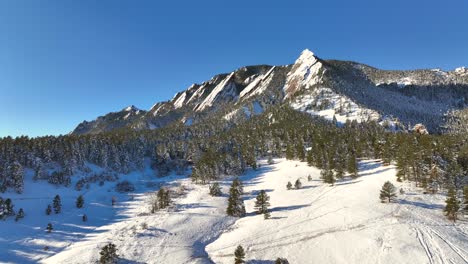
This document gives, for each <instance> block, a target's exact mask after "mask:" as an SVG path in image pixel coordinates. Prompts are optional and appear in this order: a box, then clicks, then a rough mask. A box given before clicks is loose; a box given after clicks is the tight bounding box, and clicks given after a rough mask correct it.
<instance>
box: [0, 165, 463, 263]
mask: <svg viewBox="0 0 468 264" xmlns="http://www.w3.org/2000/svg"><path fill="white" fill-rule="evenodd" d="M260 164H261V167H260V168H259V169H258V170H256V171H253V170H250V171H248V172H247V173H246V174H245V175H243V176H241V177H240V179H241V180H242V181H243V182H244V192H245V194H244V196H243V198H244V201H245V205H246V209H247V216H246V217H243V218H233V217H228V216H226V214H225V209H226V205H227V195H226V194H227V190H228V187H229V185H230V183H231V180H232V178H226V179H225V180H222V181H220V184H221V186H222V189H223V193H224V195H223V196H222V197H211V196H209V194H208V186H206V185H195V184H193V183H192V182H191V181H190V179H188V178H186V176H176V175H172V176H168V177H165V178H156V177H155V176H154V174H151V171H150V170H149V168H147V169H146V170H145V171H144V172H140V173H133V174H130V175H127V176H123V178H125V179H128V180H130V181H132V182H134V183H135V186H136V190H135V192H133V193H131V194H118V193H115V192H114V190H113V189H112V184H111V183H107V184H105V185H104V186H91V187H90V189H89V190H87V191H85V192H84V197H85V201H86V202H85V208H84V209H77V208H75V206H74V201H75V199H76V196H77V195H78V194H80V192H77V191H71V190H70V189H66V188H55V187H52V186H50V185H45V184H44V185H43V184H41V183H34V184H33V183H31V182H28V183H27V184H26V187H27V188H26V190H25V193H24V194H23V195H21V196H13V195H11V198H13V201H14V203H15V205H16V207H18V208H19V207H23V208H24V209H25V211H26V217H25V218H24V219H22V220H20V221H19V222H14V221H13V220H11V219H9V220H7V221H5V222H2V223H0V224H2V228H1V229H0V238H1V240H0V262H2V263H36V262H41V263H92V262H93V261H96V260H97V259H98V257H99V251H100V248H101V247H102V246H103V245H105V244H106V243H108V242H113V243H114V244H116V246H117V249H118V254H119V255H120V257H121V259H122V263H177V264H179V263H213V262H214V263H232V262H233V252H234V248H235V247H237V246H238V245H242V246H243V247H244V248H245V250H246V257H247V259H248V260H249V261H250V262H249V263H272V261H273V260H275V259H276V258H277V257H284V258H287V259H288V260H289V262H290V263H300V264H303V263H467V262H468V247H467V245H468V224H467V222H463V221H459V222H457V223H455V224H453V223H451V222H449V221H448V220H447V219H446V218H445V217H444V216H443V214H442V208H443V204H444V200H445V196H443V195H425V194H422V191H421V190H418V189H417V188H416V187H414V186H411V185H409V184H407V183H405V184H399V183H397V182H396V181H395V180H396V177H395V168H394V167H393V166H382V165H381V163H380V162H378V161H373V160H365V161H361V162H360V173H359V174H360V177H359V178H357V179H356V180H344V181H339V182H337V183H336V184H335V186H329V185H326V184H323V183H322V181H321V180H320V171H319V170H318V169H316V168H313V167H308V166H307V165H306V164H305V163H303V162H298V161H287V160H284V159H278V160H275V163H274V164H273V165H268V164H266V162H265V161H261V162H260ZM308 175H311V178H312V179H311V181H308V179H307V176H308ZM297 179H300V180H301V181H302V184H303V187H302V188H301V189H299V190H294V189H293V190H287V189H286V184H287V182H288V181H291V182H292V183H294V182H295V181H296V180H297ZM387 180H388V181H391V182H393V183H394V184H395V185H397V187H398V188H400V187H402V188H403V189H404V190H405V194H399V195H398V202H397V203H393V204H382V203H380V201H379V199H378V195H379V191H380V189H381V186H382V185H383V183H384V182H385V181H387ZM160 184H164V185H165V186H169V187H170V188H171V189H172V190H174V192H175V193H179V195H180V196H178V197H176V198H174V199H173V205H172V206H171V208H169V209H167V210H161V211H159V212H157V213H155V214H150V213H149V212H150V208H149V201H150V200H151V198H152V196H153V195H154V191H155V190H157V189H158V188H159V186H160ZM38 188H42V190H43V188H48V189H47V193H48V194H49V195H46V196H44V195H42V196H44V197H42V196H41V197H38V196H37V194H36V193H37V191H36V190H37V189H38ZM260 190H265V191H267V193H268V195H269V196H270V197H271V200H270V203H271V219H268V220H264V219H263V216H261V215H256V214H255V213H254V209H253V206H254V200H255V196H256V194H257V193H258V192H259V191H260ZM41 193H43V192H41ZM57 193H58V194H60V195H61V196H62V199H63V201H62V203H63V207H64V210H63V213H61V214H59V215H51V216H46V215H45V213H44V209H45V207H46V205H47V204H48V203H50V202H51V200H52V198H53V196H54V195H55V194H57ZM112 196H117V200H118V203H117V205H116V206H114V207H112V205H111V203H110V200H111V197H112ZM82 211H86V213H87V215H88V217H89V220H88V222H85V223H83V222H82V221H81V214H82V213H83V212H82ZM48 222H51V223H53V225H54V231H52V233H50V234H48V233H46V232H45V230H44V228H45V225H46V224H47V223H48ZM45 246H49V247H50V249H49V250H48V251H45V250H44V247H45Z"/></svg>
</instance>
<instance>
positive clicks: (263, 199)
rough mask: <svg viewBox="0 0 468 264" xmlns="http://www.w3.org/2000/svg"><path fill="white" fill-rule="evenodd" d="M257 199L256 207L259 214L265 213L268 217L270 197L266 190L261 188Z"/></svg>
mask: <svg viewBox="0 0 468 264" xmlns="http://www.w3.org/2000/svg"><path fill="white" fill-rule="evenodd" d="M256 199H257V200H256V201H255V206H254V208H255V209H256V210H257V214H265V219H268V216H269V212H268V207H269V206H270V202H269V201H270V197H269V196H268V194H267V193H266V192H265V191H264V190H261V191H260V193H259V194H258V195H257V198H256Z"/></svg>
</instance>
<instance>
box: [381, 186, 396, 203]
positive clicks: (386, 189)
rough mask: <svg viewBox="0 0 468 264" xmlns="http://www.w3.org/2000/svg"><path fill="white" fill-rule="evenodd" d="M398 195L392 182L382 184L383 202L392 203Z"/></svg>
mask: <svg viewBox="0 0 468 264" xmlns="http://www.w3.org/2000/svg"><path fill="white" fill-rule="evenodd" d="M396 196H397V195H396V188H395V186H394V185H393V184H392V183H391V182H389V181H386V182H385V183H384V185H383V186H382V190H380V200H381V201H382V203H384V202H385V201H387V202H389V203H390V202H392V201H394V200H395V198H396Z"/></svg>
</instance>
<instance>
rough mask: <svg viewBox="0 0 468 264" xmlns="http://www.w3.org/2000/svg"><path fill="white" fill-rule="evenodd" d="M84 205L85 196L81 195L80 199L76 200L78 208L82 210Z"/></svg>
mask: <svg viewBox="0 0 468 264" xmlns="http://www.w3.org/2000/svg"><path fill="white" fill-rule="evenodd" d="M83 205H84V198H83V195H81V194H80V196H78V198H76V208H82V207H83Z"/></svg>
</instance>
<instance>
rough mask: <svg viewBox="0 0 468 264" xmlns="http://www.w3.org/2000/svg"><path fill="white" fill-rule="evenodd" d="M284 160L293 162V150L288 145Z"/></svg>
mask: <svg viewBox="0 0 468 264" xmlns="http://www.w3.org/2000/svg"><path fill="white" fill-rule="evenodd" d="M286 159H287V160H293V159H294V150H293V148H292V147H291V145H290V144H288V145H287V146H286Z"/></svg>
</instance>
